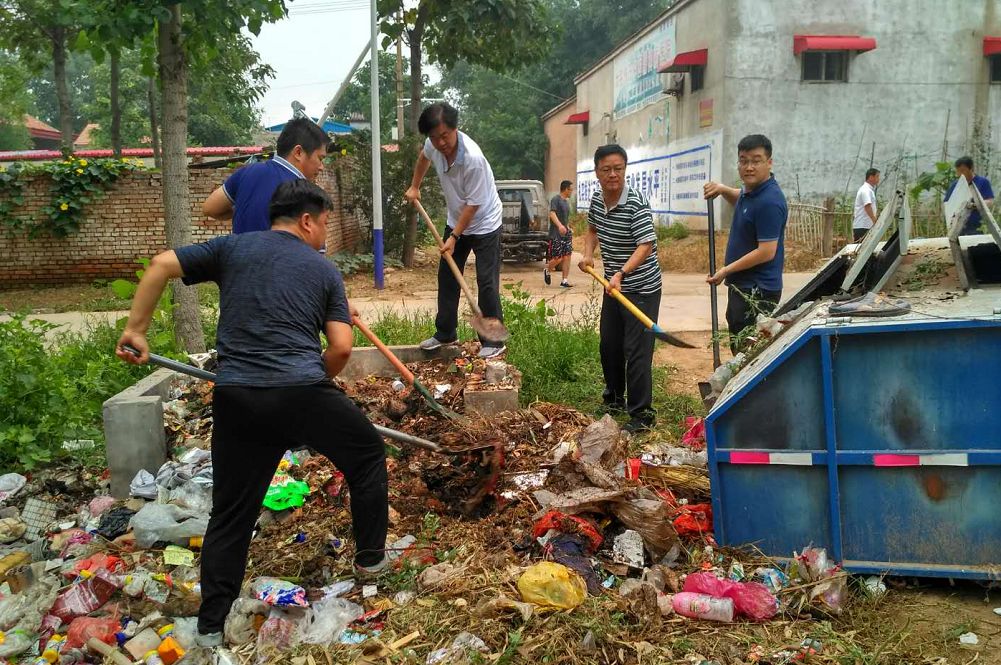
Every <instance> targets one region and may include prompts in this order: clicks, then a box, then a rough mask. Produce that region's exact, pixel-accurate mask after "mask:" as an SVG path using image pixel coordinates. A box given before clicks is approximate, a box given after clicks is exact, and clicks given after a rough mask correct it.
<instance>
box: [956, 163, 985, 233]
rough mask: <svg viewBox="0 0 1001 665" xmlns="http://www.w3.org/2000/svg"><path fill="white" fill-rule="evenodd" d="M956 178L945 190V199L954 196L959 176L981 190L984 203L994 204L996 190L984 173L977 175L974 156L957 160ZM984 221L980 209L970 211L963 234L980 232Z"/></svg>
mask: <svg viewBox="0 0 1001 665" xmlns="http://www.w3.org/2000/svg"><path fill="white" fill-rule="evenodd" d="M955 167H956V176H957V178H956V180H954V181H953V183H952V184H951V185H949V189H947V190H946V192H945V200H946V201H948V200H949V198H950V197H951V196H952V192H953V191H955V189H956V183H957V182H959V178H966V182H968V183H970V184H971V185H973V186H975V187H976V188H977V189H978V190H980V197H981V198H982V199H983V200H984V205H986V206H987V207H988V208H990V207H991V206H992V205H994V190H993V189H991V181H990V180H988V179H987V178H985V177H984V176H982V175H977V174H976V172H974V170H973V158H972V157H960V158H959V159H957V160H956V164H955ZM981 221H983V220H982V219H981V216H980V210H978V209H976V208H974V209H973V211H972V212H970V216H969V217H968V218H967V220H966V225H965V226H963V230H962V231H960V233H959V235H961V236H972V235H977V234H978V233H980V222H981Z"/></svg>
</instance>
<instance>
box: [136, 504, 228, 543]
mask: <svg viewBox="0 0 1001 665" xmlns="http://www.w3.org/2000/svg"><path fill="white" fill-rule="evenodd" d="M208 526H209V521H208V518H206V517H199V516H198V514H197V513H195V512H194V511H192V510H187V509H185V508H181V507H180V506H175V505H172V504H163V503H147V504H146V505H145V506H143V507H142V509H141V510H140V511H139V512H138V513H136V514H135V515H133V516H132V529H133V531H135V536H136V545H137V546H139V547H141V548H149V547H152V545H153V544H154V543H156V542H158V541H164V542H170V543H172V542H175V541H179V540H182V539H187V538H190V537H191V536H204V535H205V530H206V529H208Z"/></svg>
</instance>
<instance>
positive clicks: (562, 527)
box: [532, 510, 604, 554]
mask: <svg viewBox="0 0 1001 665" xmlns="http://www.w3.org/2000/svg"><path fill="white" fill-rule="evenodd" d="M550 529H552V530H555V531H559V532H561V533H568V534H579V535H581V536H583V537H584V538H585V539H586V542H587V543H588V544H589V547H588V549H587V552H586V553H587V554H593V553H594V552H595V551H596V550H597V549H598V548H599V547H601V543H602V541H603V540H604V538H603V537H602V535H601V534H600V533H599V532H598V530H597V529H596V528H595V526H594V525H593V524H592V523H591V522H589V521H588V520H586V519H584V518H583V517H576V516H575V515H564V514H563V513H561V512H560V511H558V510H550V511H549V512H547V513H546V514H545V515H543V516H542V518H541V519H539V521H537V522H536V523H535V526H533V527H532V537H533V538H541V537H542V536H544V535H546V533H547V532H548V531H549V530H550Z"/></svg>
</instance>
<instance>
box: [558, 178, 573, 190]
mask: <svg viewBox="0 0 1001 665" xmlns="http://www.w3.org/2000/svg"><path fill="white" fill-rule="evenodd" d="M571 187H573V183H572V182H570V181H569V180H564V181H563V182H561V183H560V191H561V192H565V191H566V190H568V189H570V188H571Z"/></svg>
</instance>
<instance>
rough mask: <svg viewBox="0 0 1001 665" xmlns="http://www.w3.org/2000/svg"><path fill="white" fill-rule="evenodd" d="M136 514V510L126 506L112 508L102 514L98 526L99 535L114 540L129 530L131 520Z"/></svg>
mask: <svg viewBox="0 0 1001 665" xmlns="http://www.w3.org/2000/svg"><path fill="white" fill-rule="evenodd" d="M135 514H136V513H135V511H134V510H129V509H128V508H126V507H124V506H120V507H118V508H112V509H111V510H109V511H108V512H106V513H103V514H102V515H101V522H100V523H99V524H98V526H97V535H99V536H101V537H102V538H106V539H108V540H114V539H115V538H117V537H118V536H120V535H122V534H123V533H125V532H126V531H128V530H129V521H130V520H131V519H132V516H133V515H135Z"/></svg>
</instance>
